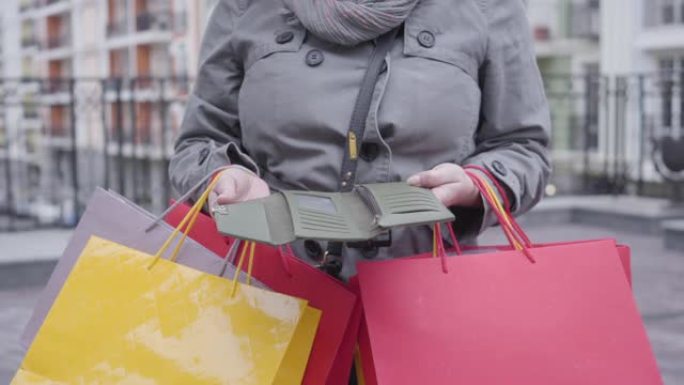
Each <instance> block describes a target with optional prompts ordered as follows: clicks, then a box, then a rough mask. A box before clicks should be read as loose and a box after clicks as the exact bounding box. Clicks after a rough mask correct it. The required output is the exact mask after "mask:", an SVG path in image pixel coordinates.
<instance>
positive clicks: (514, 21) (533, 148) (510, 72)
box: [456, 0, 551, 233]
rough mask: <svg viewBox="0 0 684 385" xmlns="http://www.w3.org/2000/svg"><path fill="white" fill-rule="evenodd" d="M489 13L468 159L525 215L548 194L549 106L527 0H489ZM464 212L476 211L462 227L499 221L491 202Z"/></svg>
mask: <svg viewBox="0 0 684 385" xmlns="http://www.w3.org/2000/svg"><path fill="white" fill-rule="evenodd" d="M485 12H486V14H487V19H488V36H487V51H486V56H485V59H484V62H483V63H482V65H481V67H480V73H479V77H480V86H481V90H482V106H481V111H480V125H479V127H478V130H477V132H476V135H475V151H474V153H473V154H472V155H471V156H470V157H468V158H467V159H466V160H465V161H464V164H465V165H468V164H473V165H478V166H481V167H484V168H486V169H487V170H489V171H490V172H491V174H493V175H494V177H496V178H497V179H498V181H499V182H500V183H501V184H502V185H503V186H504V189H505V190H507V195H508V198H509V200H510V202H511V206H512V207H511V210H512V212H513V214H514V215H519V214H522V213H525V212H527V211H528V210H530V209H531V208H532V207H533V206H534V205H535V204H536V203H537V202H538V201H539V200H540V199H541V198H542V195H543V193H544V187H545V186H546V182H547V180H548V177H549V174H550V171H551V168H550V165H549V158H548V153H547V145H548V141H549V131H550V125H551V122H550V113H549V107H548V104H547V101H546V96H545V94H544V87H543V82H542V78H541V74H540V72H539V68H538V66H537V62H536V57H535V54H534V47H533V39H532V35H531V31H530V27H529V22H528V20H527V15H526V10H525V5H524V3H523V0H489V1H488V4H487V7H486V10H485ZM456 214H459V213H458V212H456ZM461 214H470V216H471V220H464V221H463V223H466V228H462V229H461V232H466V233H467V232H470V233H479V232H481V231H483V230H484V229H486V228H487V227H488V226H491V225H493V224H495V223H496V222H497V220H496V217H495V215H494V214H493V213H492V212H491V210H490V207H488V205H486V204H485V208H484V213H482V211H480V212H479V215H478V214H476V215H473V213H472V211H471V212H470V213H465V212H462V213H461ZM483 214H484V215H483Z"/></svg>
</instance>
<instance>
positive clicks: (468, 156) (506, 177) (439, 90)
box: [170, 0, 550, 278]
mask: <svg viewBox="0 0 684 385" xmlns="http://www.w3.org/2000/svg"><path fill="white" fill-rule="evenodd" d="M383 39H385V40H386V42H385V45H386V46H388V49H389V52H387V53H386V54H385V55H383V56H382V57H381V58H380V59H381V60H382V59H384V60H382V65H379V66H378V68H379V70H378V71H377V72H378V75H377V78H375V77H371V78H370V79H371V83H370V89H369V90H368V91H369V95H370V96H369V98H368V99H369V103H368V106H367V107H368V113H367V114H365V113H364V114H363V115H364V116H363V119H361V131H353V130H350V118H351V116H352V115H353V113H354V110H355V105H357V104H358V103H357V97H358V96H359V95H360V89H361V88H362V87H368V86H369V84H368V78H366V81H365V82H364V76H365V75H366V72H367V69H368V67H369V66H370V64H369V63H370V60H371V57H372V56H373V52H374V50H375V49H379V45H380V44H383V43H381V42H382V41H383ZM532 45H533V43H532V39H531V34H530V31H529V25H528V22H527V18H526V14H525V5H524V2H523V0H384V1H376V0H220V2H219V4H218V5H217V7H216V9H215V10H214V11H213V13H212V16H211V18H210V20H209V24H208V27H207V30H206V32H205V37H204V41H203V43H202V49H201V61H200V63H201V64H200V69H199V74H198V76H197V83H196V86H195V88H194V91H193V93H192V95H191V96H190V98H189V101H188V104H187V111H186V115H185V118H184V121H183V125H182V133H181V135H180V137H179V139H178V142H177V144H176V153H175V155H174V156H173V159H172V160H171V165H170V175H171V181H172V184H173V186H174V188H175V189H176V190H178V192H180V193H183V192H186V191H187V190H189V189H190V187H191V186H193V185H194V184H196V183H197V182H198V181H199V180H201V179H202V178H203V177H205V176H206V175H208V174H212V173H214V172H215V170H216V169H218V168H219V167H222V166H226V165H234V167H231V168H229V169H228V170H225V171H222V172H221V173H220V182H219V183H218V186H217V187H216V189H215V190H214V193H213V198H212V199H213V202H216V201H218V203H221V204H225V203H231V202H239V201H244V200H248V199H253V198H258V197H263V196H266V195H268V194H269V192H270V191H273V190H277V189H304V190H318V191H339V190H345V189H348V188H349V187H350V185H351V184H353V183H381V182H392V181H408V183H410V184H413V185H416V186H422V187H425V188H430V189H432V191H433V192H434V193H435V195H436V196H437V197H438V198H439V199H440V200H441V201H442V202H443V203H444V204H445V205H447V206H448V207H451V208H452V210H453V211H454V213H455V214H456V221H455V223H454V224H455V226H456V228H457V229H458V234H459V237H460V239H461V240H462V241H463V242H471V241H473V240H474V237H475V236H477V234H478V233H480V232H481V231H482V230H483V229H485V228H486V227H487V226H490V225H492V224H494V223H495V221H496V219H495V217H494V215H493V214H492V213H491V212H490V210H489V207H487V205H486V204H483V202H482V200H481V199H480V197H479V194H478V191H477V189H475V187H474V186H473V183H472V182H471V181H470V179H469V178H467V177H466V175H465V172H464V171H463V168H462V167H463V166H465V165H477V166H481V167H484V168H486V169H488V170H489V171H491V174H493V176H494V177H495V178H497V179H498V181H499V182H500V183H501V184H502V185H503V186H504V189H505V190H506V192H507V194H508V198H509V200H510V201H511V206H512V210H513V212H514V213H515V214H520V213H523V212H525V211H527V210H529V209H530V208H531V207H532V206H533V205H534V204H535V203H536V202H537V201H538V200H539V199H540V198H541V196H542V194H543V189H544V186H545V183H546V180H547V177H548V174H549V169H550V168H549V162H548V158H547V153H546V145H547V142H548V130H549V124H550V123H549V111H548V106H547V103H546V99H545V95H544V91H543V86H542V81H541V77H540V74H539V70H538V67H537V65H536V60H535V56H534V53H533V46H532ZM376 47H377V48H376ZM357 115H358V114H357ZM354 132H361V133H362V134H361V136H360V137H357V135H354ZM350 162H351V163H350ZM350 165H351V166H352V168H349V167H350ZM431 237H432V235H431V230H430V228H429V227H427V226H425V227H416V228H405V229H399V230H395V231H394V233H393V234H392V242H391V245H390V246H386V247H378V245H382V244H383V243H382V242H370V243H369V244H367V245H365V247H363V248H351V247H343V248H337V249H336V250H333V251H332V252H330V253H326V248H327V245H325V244H322V243H320V242H315V241H311V240H308V241H303V242H298V243H297V244H295V245H294V249H295V251H296V253H297V254H298V256H299V257H301V258H303V259H305V260H307V261H309V262H310V263H312V264H318V263H321V261H323V260H324V261H325V264H326V268H327V270H328V271H329V272H332V273H333V274H335V275H339V276H341V277H342V278H346V277H348V276H350V275H351V274H353V273H354V271H355V265H356V261H357V260H359V259H372V258H377V259H382V258H392V257H400V256H405V255H411V254H415V253H418V252H424V251H427V250H430V249H431V247H432V244H431ZM324 255H325V259H324ZM331 266H332V268H330V267H331Z"/></svg>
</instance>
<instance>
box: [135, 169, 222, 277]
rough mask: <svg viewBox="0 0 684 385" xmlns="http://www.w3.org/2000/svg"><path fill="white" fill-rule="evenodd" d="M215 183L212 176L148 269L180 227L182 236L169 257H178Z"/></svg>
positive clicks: (163, 251)
mask: <svg viewBox="0 0 684 385" xmlns="http://www.w3.org/2000/svg"><path fill="white" fill-rule="evenodd" d="M216 183H218V178H214V180H213V181H212V182H211V183H209V186H207V188H206V189H205V191H204V192H203V193H202V195H201V196H200V197H199V199H198V200H197V202H195V204H194V205H193V206H192V208H191V209H190V211H188V213H187V214H186V215H185V217H184V218H183V220H182V221H181V222H180V223H179V224H178V226H176V228H175V229H174V230H173V232H172V233H171V235H170V236H169V237H168V238H167V239H166V241H165V242H164V244H163V245H162V246H161V247H160V248H159V251H157V253H156V254H155V255H154V259H153V260H152V262H151V263H150V265H149V266H148V269H151V268H152V267H153V266H154V265H155V264H156V263H157V261H159V259H160V258H161V257H162V255H163V254H164V253H165V252H166V251H167V250H168V248H169V246H171V243H172V242H173V240H174V239H176V237H177V236H178V233H179V232H180V231H181V229H183V228H184V230H183V236H182V237H181V239H180V240H179V241H178V244H176V247H175V248H174V249H173V252H172V253H171V256H170V257H169V260H170V261H174V262H175V261H176V259H177V258H178V253H179V252H180V248H181V246H183V243H184V242H185V239H186V238H187V237H188V234H189V233H190V230H192V228H193V227H194V226H195V222H196V221H197V218H198V217H199V214H200V212H201V211H202V207H204V204H205V203H206V202H207V199H208V198H209V194H210V193H211V191H213V190H214V187H215V186H216ZM186 224H187V226H186Z"/></svg>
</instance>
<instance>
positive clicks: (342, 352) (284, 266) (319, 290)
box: [165, 204, 360, 385]
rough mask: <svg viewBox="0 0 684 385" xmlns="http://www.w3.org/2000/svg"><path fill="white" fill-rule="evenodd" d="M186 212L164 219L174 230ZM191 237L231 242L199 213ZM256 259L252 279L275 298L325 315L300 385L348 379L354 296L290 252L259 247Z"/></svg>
mask: <svg viewBox="0 0 684 385" xmlns="http://www.w3.org/2000/svg"><path fill="white" fill-rule="evenodd" d="M188 211H189V206H187V205H185V204H180V205H178V206H177V207H176V208H175V209H174V210H172V211H171V212H170V213H169V214H168V215H167V216H166V217H165V220H166V221H167V222H168V223H169V224H171V225H172V226H176V225H177V224H178V221H179V219H180V218H183V217H184V216H185V215H186V214H187V212H188ZM193 235H196V236H197V237H198V238H196V240H197V241H199V242H201V243H202V244H203V245H207V246H208V247H212V248H213V249H214V250H216V251H222V250H223V248H221V246H220V245H219V243H220V242H228V243H230V242H232V240H230V239H228V238H226V237H223V236H222V235H221V234H219V233H218V231H217V230H216V225H215V224H214V222H213V220H212V219H211V218H210V217H209V216H206V215H205V214H200V216H199V218H198V220H197V225H196V226H195V227H194V231H191V232H190V236H191V237H192V236H193ZM225 247H228V244H226V246H225ZM256 255H257V258H255V260H254V266H253V271H252V276H253V277H254V278H256V279H258V280H259V281H261V282H263V283H264V284H265V285H267V286H268V287H270V288H271V289H273V290H275V291H277V292H279V293H283V294H287V295H292V296H295V297H299V298H303V299H306V300H308V301H309V305H311V306H313V307H315V308H317V309H320V310H321V311H322V313H323V314H322V317H321V321H320V325H319V328H318V332H317V334H316V338H315V341H314V346H313V349H312V353H311V357H310V361H309V365H308V367H307V368H306V374H305V376H304V381H303V384H304V385H321V384H337V383H339V377H337V376H338V375H337V373H340V372H342V373H344V372H345V371H346V372H347V374H346V376H348V374H349V371H350V370H351V362H352V353H353V352H352V350H351V349H349V348H348V346H349V343H348V341H349V340H348V339H355V335H356V332H355V331H354V329H355V328H356V327H357V326H358V325H355V323H354V322H350V321H351V320H352V313H353V310H354V307H355V305H356V295H354V294H353V293H352V292H351V291H350V290H349V289H348V288H347V287H346V286H345V285H344V284H343V283H342V282H340V281H338V280H336V279H334V278H332V277H330V276H329V275H327V274H325V273H323V272H321V271H320V270H318V269H316V268H315V267H313V266H310V265H309V264H307V263H306V262H304V261H302V260H300V259H298V258H296V257H295V256H294V255H293V254H292V253H291V251H290V250H289V249H288V248H281V249H277V248H274V247H271V246H268V245H264V244H258V245H257V248H256ZM359 311H360V309H359ZM348 329H351V330H348ZM345 341H347V343H346V344H345ZM343 345H345V347H344V348H342V347H343Z"/></svg>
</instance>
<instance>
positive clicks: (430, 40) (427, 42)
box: [418, 31, 435, 48]
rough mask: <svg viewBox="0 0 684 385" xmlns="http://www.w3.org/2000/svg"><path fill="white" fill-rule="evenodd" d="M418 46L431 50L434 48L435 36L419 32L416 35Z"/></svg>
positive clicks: (427, 32)
mask: <svg viewBox="0 0 684 385" xmlns="http://www.w3.org/2000/svg"><path fill="white" fill-rule="evenodd" d="M418 44H420V45H422V46H423V47H425V48H432V47H434V46H435V35H433V34H432V32H430V31H420V33H419V34H418Z"/></svg>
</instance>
